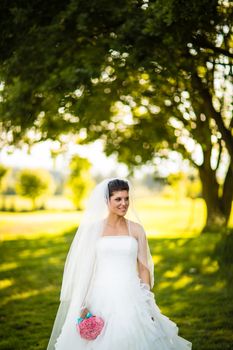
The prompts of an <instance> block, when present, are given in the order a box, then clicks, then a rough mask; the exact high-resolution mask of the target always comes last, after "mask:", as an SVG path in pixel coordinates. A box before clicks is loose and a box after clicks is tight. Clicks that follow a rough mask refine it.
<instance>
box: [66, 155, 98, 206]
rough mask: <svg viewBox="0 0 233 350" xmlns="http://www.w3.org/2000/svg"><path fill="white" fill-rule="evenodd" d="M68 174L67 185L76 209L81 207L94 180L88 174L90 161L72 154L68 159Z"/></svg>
mask: <svg viewBox="0 0 233 350" xmlns="http://www.w3.org/2000/svg"><path fill="white" fill-rule="evenodd" d="M69 168H70V175H69V179H68V182H67V184H68V187H69V188H70V190H71V198H72V201H73V203H74V205H75V207H76V208H77V209H82V207H83V204H84V200H85V199H86V198H87V194H88V192H89V191H90V189H91V188H92V187H93V185H94V182H93V180H92V178H91V175H90V168H91V163H90V162H89V161H88V160H87V159H85V158H82V157H79V156H78V155H74V156H73V157H72V159H71V161H70V165H69Z"/></svg>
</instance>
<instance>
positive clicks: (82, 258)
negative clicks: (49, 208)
mask: <svg viewBox="0 0 233 350" xmlns="http://www.w3.org/2000/svg"><path fill="white" fill-rule="evenodd" d="M114 179H115V178H109V179H105V180H104V181H102V182H100V183H99V184H98V185H97V186H96V187H95V188H94V190H93V191H92V193H91V195H90V197H89V200H88V202H87V204H86V209H85V210H84V213H83V216H82V220H81V223H80V225H79V228H78V230H77V232H76V234H75V236H74V239H73V241H72V243H71V246H70V249H69V252H68V255H67V258H66V262H65V266H64V272H63V279H62V286H61V292H60V305H59V308H58V311H57V315H56V318H55V321H54V325H53V329H52V333H51V336H50V339H49V343H48V347H47V350H54V349H55V344H56V340H57V338H58V336H59V334H60V333H61V331H62V327H63V324H64V322H65V319H66V316H67V313H68V311H69V307H70V304H71V301H72V299H73V298H75V305H76V307H77V310H78V311H79V310H80V309H81V306H82V305H83V303H84V301H85V297H86V295H87V293H88V289H89V287H90V285H91V280H92V277H93V273H94V269H95V248H96V243H97V239H98V238H99V237H100V235H101V232H102V231H103V228H104V223H105V219H106V218H107V216H108V199H109V193H108V183H109V182H110V181H112V180H114ZM124 181H126V182H127V183H128V185H129V209H128V212H127V215H126V219H128V220H130V221H133V222H136V223H138V224H139V226H138V227H140V229H141V234H140V235H139V242H138V246H139V249H138V260H139V261H140V262H141V263H142V264H143V265H144V266H146V268H147V269H148V270H149V272H150V288H151V289H152V288H153V285H154V264H153V260H152V257H151V253H150V249H149V245H148V242H147V239H146V234H145V231H144V229H143V227H142V225H141V224H140V220H139V218H138V215H137V213H136V211H135V210H134V205H133V204H134V203H133V202H134V200H133V188H132V185H131V183H130V182H129V181H128V180H125V179H124ZM143 245H144V248H143V249H140V246H141V247H143Z"/></svg>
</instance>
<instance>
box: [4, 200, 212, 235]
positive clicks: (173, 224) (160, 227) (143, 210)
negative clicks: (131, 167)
mask: <svg viewBox="0 0 233 350" xmlns="http://www.w3.org/2000/svg"><path fill="white" fill-rule="evenodd" d="M135 208H136V210H137V212H138V214H139V217H140V220H141V222H142V224H143V225H144V227H145V230H146V232H147V235H148V237H178V236H182V237H193V236H196V235H198V234H199V232H200V231H201V229H202V228H203V226H204V222H205V215H206V213H205V206H204V202H203V200H201V199H196V200H194V201H192V200H190V199H181V200H179V201H177V200H171V199H164V198H162V197H156V196H149V197H148V196H147V197H140V198H137V199H136V205H135ZM81 216H82V212H78V211H74V210H71V211H61V210H56V211H54V210H44V211H36V212H23V213H9V212H0V239H1V240H5V239H14V238H16V237H18V236H19V235H20V236H24V237H25V238H27V237H30V238H31V237H32V235H38V234H44V233H46V234H58V233H59V232H60V233H62V232H64V231H65V230H70V229H72V228H73V229H74V228H75V227H76V228H77V227H78V225H79V222H80V218H81Z"/></svg>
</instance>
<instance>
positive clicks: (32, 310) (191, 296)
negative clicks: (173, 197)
mask: <svg viewBox="0 0 233 350" xmlns="http://www.w3.org/2000/svg"><path fill="white" fill-rule="evenodd" d="M138 204H139V206H140V205H141V207H140V210H139V211H140V214H142V215H141V217H142V221H143V222H146V221H145V220H146V218H149V220H148V221H147V222H146V225H145V226H147V230H149V231H150V227H151V228H153V225H154V227H156V232H155V235H154V236H153V235H151V237H150V238H149V243H150V247H151V252H152V254H153V259H154V263H155V286H154V293H155V298H156V301H157V304H158V306H159V307H160V309H161V311H162V312H163V313H164V314H165V315H166V316H168V317H169V318H170V319H171V320H172V321H174V322H176V323H177V325H178V327H179V329H180V332H179V334H180V335H181V336H183V337H185V338H186V339H188V340H190V341H191V342H192V343H193V349H194V350H195V349H197V350H228V349H229V350H230V349H232V348H233V322H232V314H233V303H232V299H233V290H232V289H233V288H232V281H231V280H230V276H231V275H230V272H231V271H232V260H231V259H230V260H229V261H228V262H227V264H228V265H225V266H223V267H224V268H222V267H221V269H220V266H222V265H221V264H222V263H221V261H220V260H219V258H217V255H216V253H215V246H216V244H217V243H218V242H219V241H220V239H221V235H220V234H205V235H199V234H198V231H197V227H199V228H201V225H202V222H203V217H204V215H205V214H204V213H200V212H199V214H198V210H197V213H195V214H194V217H196V218H197V221H198V224H197V226H196V227H195V229H192V227H193V226H192V225H191V226H189V225H188V223H189V217H188V213H189V212H188V210H187V205H186V209H185V204H184V203H183V204H182V203H181V206H180V207H178V206H176V208H175V207H174V206H173V203H170V204H169V202H166V201H164V202H163V201H160V202H156V201H155V204H154V206H153V203H152V201H151V202H150V201H144V204H143V200H141V201H140V203H138ZM171 206H173V208H174V210H173V211H172V210H171ZM196 207H197V208H198V205H196ZM200 207H201V206H200ZM169 208H170V210H169ZM182 212H183V214H182ZM182 217H183V220H182ZM79 218H80V213H77V212H69V213H63V214H62V213H61V212H44V213H42V212H40V213H30V214H28V213H21V214H8V213H1V214H0V222H1V226H0V233H1V238H2V240H1V246H0V256H1V260H2V264H1V266H0V277H1V285H0V319H1V327H0V350H10V349H11V350H13V349H14V350H25V349H27V350H34V349H39V350H45V349H46V346H47V342H48V339H49V336H50V332H51V328H52V325H53V321H54V317H55V314H56V311H57V307H58V301H59V293H60V287H61V279H62V272H63V267H64V261H65V257H66V254H67V252H68V249H69V246H70V243H71V241H72V238H73V236H74V234H75V227H76V226H77V223H78V221H79ZM2 219H4V220H2ZM175 220H176V221H175ZM167 223H168V225H167ZM166 225H167V226H166ZM158 227H160V229H159V230H158ZM166 227H167V236H166ZM172 227H176V230H175V233H174V232H173V230H172ZM188 228H190V230H189V229H188ZM150 233H151V232H150ZM220 263H221V264H220ZM132 350H133V349H132Z"/></svg>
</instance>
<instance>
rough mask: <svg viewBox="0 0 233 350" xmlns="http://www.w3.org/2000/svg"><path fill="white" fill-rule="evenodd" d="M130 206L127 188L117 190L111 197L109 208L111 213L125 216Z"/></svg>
mask: <svg viewBox="0 0 233 350" xmlns="http://www.w3.org/2000/svg"><path fill="white" fill-rule="evenodd" d="M128 207H129V192H128V191H126V190H123V191H115V192H113V194H112V195H111V197H110V198H109V210H110V212H111V213H113V214H116V215H119V216H124V215H125V214H126V213H127V210H128Z"/></svg>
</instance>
